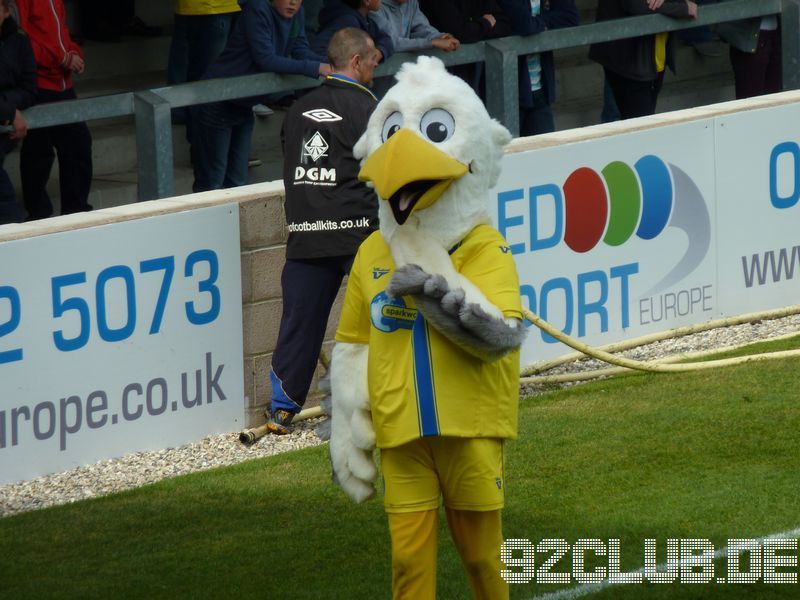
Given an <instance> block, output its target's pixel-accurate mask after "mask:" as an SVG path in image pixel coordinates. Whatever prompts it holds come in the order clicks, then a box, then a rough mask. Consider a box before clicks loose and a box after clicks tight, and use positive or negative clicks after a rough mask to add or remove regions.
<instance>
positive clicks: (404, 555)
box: [334, 412, 441, 600]
mask: <svg viewBox="0 0 800 600" xmlns="http://www.w3.org/2000/svg"><path fill="white" fill-rule="evenodd" d="M334 414H336V413H335V412H334ZM381 470H382V472H383V479H384V481H385V483H386V491H385V493H384V496H383V503H384V507H385V508H386V512H387V514H388V517H389V532H390V533H391V535H392V590H393V597H394V599H395V600H399V599H406V598H407V599H408V600H417V599H418V598H419V599H424V600H434V599H435V598H436V556H437V543H438V539H437V538H438V522H439V505H440V503H441V488H440V487H439V477H438V474H437V473H436V467H435V462H434V457H433V453H432V451H431V447H430V444H429V443H428V442H427V441H426V439H418V440H414V441H412V442H409V443H407V444H403V445H402V446H399V447H397V448H382V449H381Z"/></svg>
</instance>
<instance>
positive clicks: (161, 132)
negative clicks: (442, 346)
mask: <svg viewBox="0 0 800 600" xmlns="http://www.w3.org/2000/svg"><path fill="white" fill-rule="evenodd" d="M773 14H780V15H781V27H782V46H783V85H784V89H787V90H789V89H798V88H800V0H758V1H754V0H727V1H725V2H722V3H719V4H712V5H703V6H702V7H701V9H700V11H699V15H698V18H697V19H693V20H685V19H680V20H678V19H671V18H669V17H665V16H663V15H659V14H653V15H645V16H639V17H629V18H625V19H618V20H613V21H603V22H600V23H593V24H590V25H580V26H577V27H571V28H566V29H557V30H552V31H545V32H543V33H540V34H537V35H532V36H526V37H519V36H511V37H506V38H500V39H496V40H491V41H487V42H479V43H476V44H465V45H463V46H462V47H461V48H460V49H459V50H458V51H456V52H452V53H445V52H442V51H440V50H431V51H430V52H428V54H431V55H433V56H437V57H439V58H440V59H442V61H444V63H445V64H446V65H448V66H452V65H461V64H469V63H476V62H483V63H485V68H486V97H487V108H488V110H489V113H490V114H491V115H492V116H493V117H495V118H497V119H498V120H499V121H501V122H502V123H503V124H504V125H505V126H506V127H507V128H508V129H509V130H510V131H511V132H512V133H513V134H517V133H518V132H519V105H518V102H519V99H518V89H517V86H518V79H517V58H518V57H519V56H520V55H526V54H532V53H536V52H544V51H548V50H559V49H562V48H572V47H577V46H586V45H588V44H592V43H595V42H606V41H611V40H617V39H624V38H630V37H636V36H640V35H648V34H653V33H660V32H665V31H675V30H679V29H689V28H692V27H697V26H701V25H714V24H717V23H725V22H728V21H735V20H738V19H747V18H752V17H761V16H766V15H773ZM409 60H412V61H413V60H416V54H411V53H400V54H395V55H394V56H392V57H391V58H390V59H389V60H387V61H386V62H385V63H384V64H382V65H381V66H380V67H379V68H378V69H376V71H375V75H376V76H381V75H392V74H394V73H396V72H397V70H398V69H399V68H400V66H401V65H402V64H403V63H404V62H406V61H409ZM317 85H319V81H318V80H313V79H310V78H308V77H303V76H300V75H277V74H274V73H264V74H258V75H248V76H245V77H235V78H229V79H211V80H205V81H197V82H193V83H186V84H181V85H174V86H169V87H161V88H155V89H152V90H144V91H138V92H126V93H121V94H113V95H109V96H97V97H90V98H80V99H77V100H72V101H68V102H60V103H54V104H42V105H39V106H34V107H31V108H29V109H28V110H26V111H25V113H24V114H25V118H26V119H27V121H28V127H29V128H32V129H33V128H37V127H47V126H51V125H61V124H65V123H75V122H80V121H92V120H96V119H105V118H110V117H122V116H128V115H134V119H135V123H136V147H137V160H138V185H139V190H138V197H139V200H152V199H156V198H166V197H169V196H173V195H175V177H174V167H173V152H172V126H171V109H173V108H177V107H182V106H191V105H195V104H203V103H206V102H213V101H218V100H231V99H234V98H246V97H249V96H258V95H263V94H268V93H269V94H271V93H277V92H290V91H294V90H300V89H305V88H310V87H315V86H317Z"/></svg>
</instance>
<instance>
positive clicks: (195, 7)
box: [175, 0, 241, 16]
mask: <svg viewBox="0 0 800 600" xmlns="http://www.w3.org/2000/svg"><path fill="white" fill-rule="evenodd" d="M240 10H241V7H240V6H239V2H238V0H175V14H177V15H193V16H194V15H221V14H224V13H232V12H239V11H240Z"/></svg>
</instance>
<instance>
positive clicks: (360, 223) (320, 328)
mask: <svg viewBox="0 0 800 600" xmlns="http://www.w3.org/2000/svg"><path fill="white" fill-rule="evenodd" d="M328 59H329V61H330V63H331V66H332V67H333V73H332V74H331V75H328V76H327V77H326V78H325V81H324V82H323V84H322V85H321V86H320V87H319V88H317V89H315V90H314V91H312V92H311V93H309V94H307V95H305V96H303V97H302V98H301V99H300V100H298V101H297V102H295V104H294V105H293V106H292V108H291V110H289V112H288V114H287V115H286V120H285V121H284V125H283V131H282V134H281V138H282V141H283V155H284V163H283V183H284V187H285V188H286V200H285V203H284V209H285V211H286V222H287V224H288V229H289V239H288V241H287V244H286V264H285V266H284V267H283V273H282V275H281V287H282V290H283V314H282V315H281V326H280V332H279V334H278V343H277V346H276V347H275V352H274V353H273V355H272V366H271V368H270V372H269V377H270V383H271V384H272V398H271V406H270V407H268V408H267V411H266V413H267V423H268V426H269V430H270V431H271V432H272V433H277V434H285V433H288V432H289V424H290V423H291V421H292V418H293V417H294V415H295V414H296V413H298V412H300V409H301V408H302V406H303V403H304V402H305V400H306V395H307V394H308V388H309V387H310V385H311V379H312V377H313V376H314V370H315V368H316V365H317V359H318V357H319V352H320V348H321V347H322V341H323V338H324V336H325V328H326V325H327V322H328V316H329V315H330V311H331V306H332V305H333V301H334V299H335V298H336V293H337V292H338V291H339V287H340V286H341V283H342V278H343V277H344V275H346V274H347V273H348V272H349V271H350V266H351V264H352V263H353V258H354V257H355V254H356V250H357V249H358V246H359V244H361V242H362V240H364V238H366V237H367V236H368V235H369V234H370V233H371V232H372V231H374V230H375V229H377V226H378V200H377V198H376V196H375V194H374V193H373V191H372V190H371V189H370V188H367V187H366V185H365V184H364V183H362V182H360V181H358V171H359V162H358V161H357V160H356V159H355V158H353V146H354V145H355V143H356V142H357V141H358V138H360V137H361V134H362V133H364V130H365V129H366V127H367V121H368V120H369V116H370V114H371V113H372V111H373V109H374V108H375V105H376V103H377V101H376V99H375V96H374V95H373V94H372V92H371V91H370V90H369V89H368V87H366V86H369V85H371V84H372V73H373V71H374V70H375V67H376V66H377V64H378V60H379V55H378V52H377V50H376V49H375V44H374V42H373V41H372V38H371V37H370V36H369V34H367V33H366V32H364V31H362V30H360V29H354V28H346V29H341V30H339V31H338V32H337V33H336V34H335V35H334V36H333V38H332V39H331V42H330V44H329V46H328Z"/></svg>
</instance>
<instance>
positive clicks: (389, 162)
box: [358, 128, 469, 214]
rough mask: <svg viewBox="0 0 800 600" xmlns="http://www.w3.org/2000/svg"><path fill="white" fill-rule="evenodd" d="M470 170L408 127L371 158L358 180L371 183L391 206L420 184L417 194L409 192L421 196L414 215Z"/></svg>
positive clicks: (411, 210) (429, 204) (412, 207)
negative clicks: (400, 192) (408, 190)
mask: <svg viewBox="0 0 800 600" xmlns="http://www.w3.org/2000/svg"><path fill="white" fill-rule="evenodd" d="M468 171H469V167H468V166H467V165H465V164H464V163H462V162H459V161H457V160H456V159H454V158H453V157H452V156H450V155H449V154H447V153H445V152H442V151H441V150H439V149H438V148H436V146H434V145H433V144H431V143H429V142H426V141H425V140H423V139H422V138H421V137H420V136H418V135H417V134H416V133H414V132H413V131H411V130H410V129H406V128H404V129H400V130H398V131H397V133H395V134H394V135H392V137H390V138H389V139H388V140H387V141H386V142H385V143H384V144H382V145H381V146H380V147H379V148H378V149H377V150H376V151H375V152H373V153H372V154H371V155H370V156H369V158H367V160H366V161H365V162H364V166H363V167H362V168H361V172H360V173H359V174H358V178H359V179H360V180H361V181H371V182H372V183H373V185H374V186H375V191H377V192H378V195H379V196H380V197H381V198H383V199H384V200H388V201H390V203H391V202H393V198H394V197H395V194H397V193H398V192H399V191H401V190H402V189H403V188H405V187H406V186H409V185H410V184H415V183H419V184H420V185H417V186H415V190H416V191H415V192H409V193H414V194H415V195H416V196H418V197H415V199H416V202H415V203H414V204H413V205H412V206H411V209H410V210H409V211H408V212H409V214H410V212H413V211H414V210H422V209H424V208H427V207H429V206H431V205H432V204H433V203H434V202H436V200H438V199H439V197H440V196H441V195H442V194H443V193H444V191H445V190H446V189H447V188H448V187H450V184H451V183H453V181H455V180H456V179H458V178H459V177H462V176H464V175H465V174H466V173H467V172H468ZM426 184H428V185H426ZM407 189H410V188H407ZM423 190H424V191H423ZM420 194H421V195H420Z"/></svg>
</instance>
